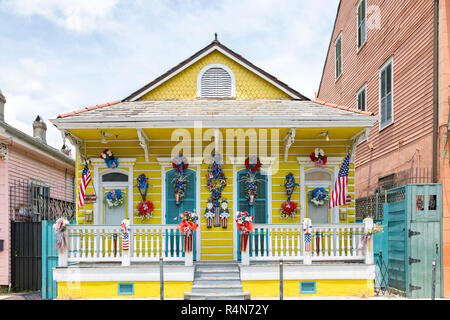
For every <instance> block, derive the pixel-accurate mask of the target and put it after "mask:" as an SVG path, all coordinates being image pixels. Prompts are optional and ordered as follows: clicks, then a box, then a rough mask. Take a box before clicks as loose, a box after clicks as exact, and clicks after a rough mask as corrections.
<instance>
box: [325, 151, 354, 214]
mask: <svg viewBox="0 0 450 320" xmlns="http://www.w3.org/2000/svg"><path fill="white" fill-rule="evenodd" d="M349 165H350V153H349V154H347V156H346V157H345V159H344V162H342V166H341V169H340V170H339V174H338V178H337V179H336V182H335V184H334V189H333V192H332V193H331V198H330V202H329V203H328V208H330V209H331V208H333V207H336V206H344V205H345V204H346V198H347V187H348V169H349Z"/></svg>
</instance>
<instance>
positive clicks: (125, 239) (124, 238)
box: [122, 232, 130, 251]
mask: <svg viewBox="0 0 450 320" xmlns="http://www.w3.org/2000/svg"><path fill="white" fill-rule="evenodd" d="M129 240H130V236H129V234H128V232H126V233H122V251H127V250H128V249H129V248H130V243H129Z"/></svg>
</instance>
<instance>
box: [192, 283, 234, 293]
mask: <svg viewBox="0 0 450 320" xmlns="http://www.w3.org/2000/svg"><path fill="white" fill-rule="evenodd" d="M192 292H194V293H202V292H203V293H223V294H228V293H230V292H233V293H234V292H242V284H228V283H218V284H194V285H193V286H192Z"/></svg>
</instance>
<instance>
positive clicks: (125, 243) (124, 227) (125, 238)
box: [120, 219, 130, 251]
mask: <svg viewBox="0 0 450 320" xmlns="http://www.w3.org/2000/svg"><path fill="white" fill-rule="evenodd" d="M120 232H122V251H128V250H129V249H130V220H128V219H123V220H122V223H121V224H120Z"/></svg>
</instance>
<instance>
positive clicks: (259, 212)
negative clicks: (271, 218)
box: [237, 170, 268, 223]
mask: <svg viewBox="0 0 450 320" xmlns="http://www.w3.org/2000/svg"><path fill="white" fill-rule="evenodd" d="M247 172H248V171H247V170H241V171H239V172H238V175H237V177H238V181H239V209H238V210H239V211H241V212H242V211H247V212H248V213H250V214H251V215H252V216H254V217H255V218H254V220H253V222H254V223H267V221H268V219H267V175H263V174H261V171H258V172H257V173H256V179H257V180H258V188H257V196H256V197H255V201H254V204H253V206H250V205H249V204H248V200H247V189H246V183H245V180H246V176H247Z"/></svg>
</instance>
